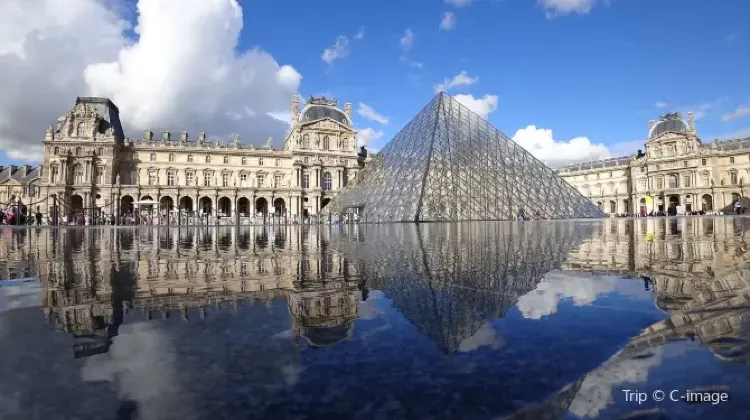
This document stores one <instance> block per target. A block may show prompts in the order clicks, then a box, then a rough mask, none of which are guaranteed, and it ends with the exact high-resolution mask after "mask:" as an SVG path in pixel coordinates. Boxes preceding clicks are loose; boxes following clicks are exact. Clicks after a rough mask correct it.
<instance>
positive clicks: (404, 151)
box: [326, 93, 604, 221]
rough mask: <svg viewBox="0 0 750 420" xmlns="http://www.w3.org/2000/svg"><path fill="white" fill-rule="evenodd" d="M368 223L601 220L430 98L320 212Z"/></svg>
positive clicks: (495, 136)
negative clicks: (356, 214)
mask: <svg viewBox="0 0 750 420" xmlns="http://www.w3.org/2000/svg"><path fill="white" fill-rule="evenodd" d="M347 207H360V208H362V214H366V215H367V217H368V218H369V220H370V221H440V220H453V221H458V220H509V219H515V218H516V217H517V216H518V214H519V213H523V214H524V215H525V216H526V217H530V216H539V217H542V218H568V217H603V216H604V213H602V211H601V210H600V209H598V208H597V207H596V205H594V204H592V203H591V202H590V201H589V200H588V199H586V198H585V197H584V196H583V195H581V193H580V192H578V190H576V189H575V188H573V187H572V186H570V185H569V184H568V183H567V182H565V181H563V180H562V178H560V177H559V176H558V175H557V174H556V173H555V172H554V171H553V170H552V169H550V168H548V167H546V166H545V165H544V164H543V163H542V162H540V161H539V160H537V159H536V158H534V157H533V156H532V155H531V154H530V153H528V152H527V151H526V150H524V149H523V148H521V147H520V146H518V145H516V144H515V143H513V141H512V140H510V139H509V138H508V137H507V136H505V135H504V134H503V133H501V132H500V131H498V130H496V129H495V128H494V127H492V126H491V125H490V124H489V123H488V122H487V121H484V120H483V119H482V118H480V117H479V116H478V115H477V114H475V113H474V112H472V111H470V110H469V109H468V108H466V107H465V106H464V105H461V104H460V103H459V102H458V101H456V100H455V99H453V98H451V97H450V96H448V95H446V94H443V93H441V94H438V95H437V96H436V97H435V98H434V99H433V100H432V101H431V102H430V103H429V104H427V106H425V107H424V108H423V109H422V110H421V111H420V112H419V113H418V114H417V115H416V116H415V117H414V118H413V119H412V120H411V121H410V122H409V123H408V124H407V125H406V126H405V127H404V128H403V129H402V130H401V131H400V132H399V133H398V134H396V136H395V137H394V138H393V140H391V141H390V142H389V143H388V144H387V145H386V146H385V147H384V148H383V150H382V151H381V152H380V153H378V154H377V155H375V156H374V157H373V159H372V161H370V162H369V164H368V165H367V166H366V167H365V168H364V169H363V170H362V171H360V172H359V173H358V174H357V176H356V177H355V178H354V179H352V180H349V183H348V186H347V187H346V188H345V189H344V190H343V191H342V192H341V194H340V195H339V196H338V197H337V198H336V199H335V200H334V201H333V202H332V203H331V204H329V205H328V206H327V207H326V209H330V211H332V212H344V211H345V209H346V208H347Z"/></svg>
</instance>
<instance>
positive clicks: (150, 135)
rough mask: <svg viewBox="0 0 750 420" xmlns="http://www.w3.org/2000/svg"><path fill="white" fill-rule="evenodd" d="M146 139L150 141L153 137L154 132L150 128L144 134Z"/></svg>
mask: <svg viewBox="0 0 750 420" xmlns="http://www.w3.org/2000/svg"><path fill="white" fill-rule="evenodd" d="M144 138H145V139H146V141H151V140H153V139H154V133H153V131H151V130H146V135H145V137H144Z"/></svg>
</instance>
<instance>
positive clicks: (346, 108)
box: [344, 102, 352, 119]
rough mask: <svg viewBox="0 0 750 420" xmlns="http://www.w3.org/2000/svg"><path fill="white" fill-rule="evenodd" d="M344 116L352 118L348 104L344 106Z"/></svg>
mask: <svg viewBox="0 0 750 420" xmlns="http://www.w3.org/2000/svg"><path fill="white" fill-rule="evenodd" d="M344 114H346V116H347V117H349V118H350V119H351V118H352V104H351V103H350V102H347V103H345V104H344Z"/></svg>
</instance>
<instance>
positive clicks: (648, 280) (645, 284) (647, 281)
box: [641, 276, 653, 290]
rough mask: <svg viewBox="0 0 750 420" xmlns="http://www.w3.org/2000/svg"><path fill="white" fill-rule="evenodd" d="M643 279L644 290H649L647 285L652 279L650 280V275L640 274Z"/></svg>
mask: <svg viewBox="0 0 750 420" xmlns="http://www.w3.org/2000/svg"><path fill="white" fill-rule="evenodd" d="M641 278H642V279H643V286H644V287H645V288H646V290H649V285H650V284H651V283H653V280H651V277H646V276H641Z"/></svg>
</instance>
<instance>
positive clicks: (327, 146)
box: [323, 136, 331, 150]
mask: <svg viewBox="0 0 750 420" xmlns="http://www.w3.org/2000/svg"><path fill="white" fill-rule="evenodd" d="M330 148H331V141H330V140H328V136H325V137H323V150H329V149H330Z"/></svg>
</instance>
